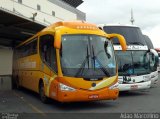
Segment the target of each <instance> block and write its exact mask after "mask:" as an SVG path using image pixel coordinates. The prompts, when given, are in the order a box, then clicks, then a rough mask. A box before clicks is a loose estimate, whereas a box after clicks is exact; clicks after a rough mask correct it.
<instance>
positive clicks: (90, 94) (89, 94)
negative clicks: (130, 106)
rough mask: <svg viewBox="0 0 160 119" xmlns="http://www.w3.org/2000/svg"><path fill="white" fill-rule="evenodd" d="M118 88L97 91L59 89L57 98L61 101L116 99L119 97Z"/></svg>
mask: <svg viewBox="0 0 160 119" xmlns="http://www.w3.org/2000/svg"><path fill="white" fill-rule="evenodd" d="M118 95H119V90H118V89H112V90H111V89H108V88H105V89H100V90H96V91H90V90H88V91H87V90H80V89H76V91H60V90H59V91H58V98H57V100H58V101H60V102H80V101H95V100H115V99H117V98H118Z"/></svg>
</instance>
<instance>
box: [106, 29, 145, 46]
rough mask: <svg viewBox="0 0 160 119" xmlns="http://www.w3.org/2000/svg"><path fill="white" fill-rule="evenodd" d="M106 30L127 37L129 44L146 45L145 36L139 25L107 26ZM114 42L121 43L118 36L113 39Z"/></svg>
mask: <svg viewBox="0 0 160 119" xmlns="http://www.w3.org/2000/svg"><path fill="white" fill-rule="evenodd" d="M104 31H105V32H107V33H118V34H121V35H123V36H124V37H125V39H126V41H127V43H128V44H135V45H145V44H146V43H145V41H144V37H143V34H142V32H141V30H140V29H139V28H138V27H126V26H105V27H104ZM113 43H114V44H119V41H118V39H117V38H114V39H113Z"/></svg>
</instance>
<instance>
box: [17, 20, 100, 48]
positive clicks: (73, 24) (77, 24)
mask: <svg viewBox="0 0 160 119" xmlns="http://www.w3.org/2000/svg"><path fill="white" fill-rule="evenodd" d="M63 27H68V28H72V29H78V30H99V28H98V27H97V26H96V25H95V24H91V23H87V22H85V21H66V22H63V21H60V22H56V23H54V24H51V25H50V26H48V27H46V28H44V29H42V30H41V31H39V32H38V33H37V34H35V35H34V36H32V37H31V38H29V39H27V40H26V41H24V42H22V43H20V44H19V45H18V46H17V47H19V46H21V45H23V44H25V43H27V42H29V41H32V40H33V39H34V38H36V37H37V36H39V35H40V34H42V33H45V32H55V30H56V29H61V28H63Z"/></svg>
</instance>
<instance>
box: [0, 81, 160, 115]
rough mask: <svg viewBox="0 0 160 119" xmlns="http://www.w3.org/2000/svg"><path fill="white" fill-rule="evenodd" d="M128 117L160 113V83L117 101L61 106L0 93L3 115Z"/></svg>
mask: <svg viewBox="0 0 160 119" xmlns="http://www.w3.org/2000/svg"><path fill="white" fill-rule="evenodd" d="M2 112H15V113H39V114H40V115H46V114H47V113H123V112H125V113H129V112H150V113H151V112H160V80H159V82H158V84H157V86H155V87H153V88H150V89H147V90H142V91H129V92H121V93H120V96H119V98H118V99H117V100H104V101H93V102H76V103H59V102H57V101H53V100H51V101H50V103H49V104H43V103H42V102H41V101H40V99H39V96H38V94H36V93H34V92H32V91H29V90H26V89H22V90H12V91H0V113H2Z"/></svg>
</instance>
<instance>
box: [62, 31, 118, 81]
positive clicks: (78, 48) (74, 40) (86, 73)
mask: <svg viewBox="0 0 160 119" xmlns="http://www.w3.org/2000/svg"><path fill="white" fill-rule="evenodd" d="M60 56H61V67H62V71H63V74H64V75H65V76H74V77H82V78H87V79H90V78H94V79H98V78H103V77H108V76H114V75H116V62H115V56H114V50H113V46H112V43H111V41H109V40H108V39H106V38H105V37H101V36H97V35H81V34H80V35H63V36H62V47H61V51H60Z"/></svg>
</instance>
